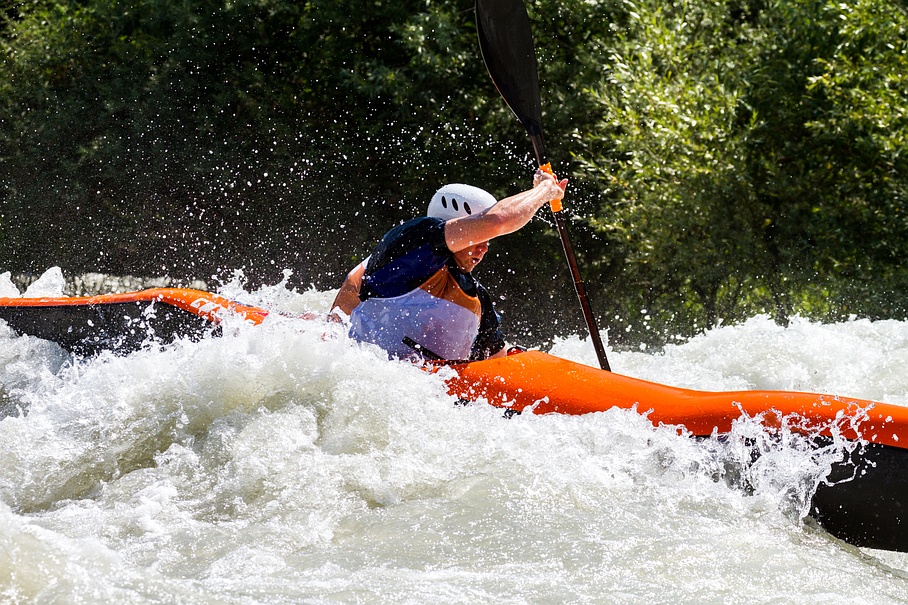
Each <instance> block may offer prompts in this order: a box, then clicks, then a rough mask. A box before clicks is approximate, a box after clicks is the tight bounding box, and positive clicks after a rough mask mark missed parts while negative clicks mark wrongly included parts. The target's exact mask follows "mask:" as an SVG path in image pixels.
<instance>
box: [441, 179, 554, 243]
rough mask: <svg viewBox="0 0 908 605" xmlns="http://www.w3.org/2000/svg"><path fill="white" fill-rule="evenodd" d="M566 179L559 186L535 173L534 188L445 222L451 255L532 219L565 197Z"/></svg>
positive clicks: (503, 233) (505, 232)
mask: <svg viewBox="0 0 908 605" xmlns="http://www.w3.org/2000/svg"><path fill="white" fill-rule="evenodd" d="M566 186H567V179H565V180H563V181H561V182H560V183H559V182H558V181H557V180H555V177H554V176H552V175H551V174H548V173H546V172H542V171H541V170H540V171H537V172H536V175H535V176H534V178H533V188H532V189H529V190H527V191H524V192H523V193H518V194H517V195H512V196H511V197H507V198H505V199H503V200H501V201H500V202H498V203H497V204H495V205H494V206H492V207H491V208H489V209H488V210H484V211H483V212H480V213H478V214H474V215H471V216H465V217H462V218H456V219H452V220H450V221H448V222H447V223H445V242H446V243H447V245H448V249H449V250H450V251H451V252H460V251H461V250H465V249H466V248H469V247H470V246H475V245H476V244H479V243H482V242H487V241H489V240H491V239H494V238H496V237H499V236H501V235H507V234H508V233H513V232H514V231H517V230H518V229H520V228H521V227H523V226H524V225H526V224H527V223H528V222H530V219H531V218H533V215H535V214H536V211H537V210H539V209H540V208H542V207H543V206H544V205H546V204H547V203H549V202H551V201H552V200H560V199H562V198H563V197H564V188H565V187H566Z"/></svg>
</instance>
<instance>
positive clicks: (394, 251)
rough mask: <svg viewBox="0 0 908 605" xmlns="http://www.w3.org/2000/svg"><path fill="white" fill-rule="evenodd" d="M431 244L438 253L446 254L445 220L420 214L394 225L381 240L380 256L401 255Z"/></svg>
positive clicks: (378, 249) (378, 250) (378, 248)
mask: <svg viewBox="0 0 908 605" xmlns="http://www.w3.org/2000/svg"><path fill="white" fill-rule="evenodd" d="M425 246H429V247H430V248H432V249H433V250H435V251H436V253H439V254H444V253H445V252H446V250H447V244H446V243H445V221H443V220H442V219H439V218H434V217H431V216H420V217H418V218H414V219H411V220H409V221H407V222H405V223H402V224H400V225H398V226H397V227H394V228H393V229H391V230H390V231H388V232H387V233H386V234H385V236H384V237H383V238H382V240H381V242H379V244H378V247H377V250H376V252H377V253H378V256H381V257H384V256H388V255H390V256H394V257H397V256H400V255H401V254H406V253H407V252H408V251H410V250H415V249H418V248H423V247H425Z"/></svg>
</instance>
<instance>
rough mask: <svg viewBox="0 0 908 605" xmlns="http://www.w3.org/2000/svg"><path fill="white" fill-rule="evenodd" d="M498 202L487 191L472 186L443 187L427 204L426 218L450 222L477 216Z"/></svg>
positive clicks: (454, 185) (457, 184) (456, 184)
mask: <svg viewBox="0 0 908 605" xmlns="http://www.w3.org/2000/svg"><path fill="white" fill-rule="evenodd" d="M497 201H498V200H496V199H495V196H494V195H492V194H491V193H489V192H488V191H483V190H482V189H480V188H479V187H473V186H472V185H461V184H459V183H455V184H453V185H445V186H444V187H442V188H441V189H439V190H438V191H436V192H435V195H433V196H432V201H431V202H429V209H428V210H427V211H426V215H427V216H432V217H435V218H440V219H444V220H446V221H447V220H450V219H452V218H460V217H462V216H469V215H471V214H477V213H479V212H482V211H483V210H486V209H487V208H491V207H492V206H494V205H495V203H496V202H497Z"/></svg>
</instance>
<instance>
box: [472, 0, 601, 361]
mask: <svg viewBox="0 0 908 605" xmlns="http://www.w3.org/2000/svg"><path fill="white" fill-rule="evenodd" d="M476 29H477V31H478V33H479V48H480V50H481V51H482V58H483V60H484V61H485V64H486V68H487V69H488V70H489V75H490V76H491V77H492V82H493V83H494V84H495V87H496V88H498V92H499V93H501V96H502V98H504V102H505V103H507V104H508V107H510V108H511V110H512V111H513V112H514V114H515V115H516V116H517V119H518V120H520V123H521V124H523V127H524V128H525V129H526V131H527V134H528V135H529V136H530V140H531V141H532V142H533V151H534V152H535V154H536V163H537V165H538V166H539V167H540V168H541V169H542V170H545V171H547V172H549V173H551V174H554V173H552V166H551V164H550V163H549V161H548V156H547V155H546V152H545V144H544V142H543V140H542V107H541V105H540V102H539V78H538V76H537V72H536V51H535V49H534V47H533V34H532V32H531V31H530V18H529V16H528V15H527V11H526V7H525V6H524V5H523V0H476ZM551 207H552V213H553V215H554V216H555V225H556V226H557V227H558V235H560V236H561V245H562V246H563V247H564V255H565V256H566V257H567V262H568V268H569V269H570V270H571V277H572V278H573V279H574V290H576V292H577V298H579V299H580V307H581V309H582V310H583V317H584V319H585V320H586V325H587V328H588V329H589V332H590V338H591V339H592V341H593V348H594V349H596V357H598V358H599V366H600V367H601V368H602V369H603V370H609V371H611V368H610V367H609V364H608V360H607V359H606V357H605V347H604V346H603V345H602V338H601V337H600V336H599V330H598V328H597V327H596V320H595V318H594V317H593V312H592V310H591V309H590V302H589V299H588V298H587V296H586V289H585V288H584V286H583V279H582V278H581V277H580V270H579V269H578V268H577V259H576V258H575V257H574V249H573V248H572V247H571V241H570V238H569V237H568V232H567V227H566V226H565V223H564V215H563V212H564V208H563V206H562V203H561V201H560V200H555V201H553V202H552V203H551Z"/></svg>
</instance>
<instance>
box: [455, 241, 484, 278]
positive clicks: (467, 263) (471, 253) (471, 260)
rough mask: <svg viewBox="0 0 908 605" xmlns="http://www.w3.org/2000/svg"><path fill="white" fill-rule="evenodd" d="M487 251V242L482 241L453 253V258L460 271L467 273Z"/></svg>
mask: <svg viewBox="0 0 908 605" xmlns="http://www.w3.org/2000/svg"><path fill="white" fill-rule="evenodd" d="M488 251H489V242H482V243H479V244H475V245H473V246H470V247H469V248H464V249H463V250H461V251H460V252H455V253H454V260H455V261H456V262H457V266H458V267H460V269H461V271H464V272H466V273H469V272H470V271H472V270H473V267H475V266H476V265H478V264H479V261H481V260H482V258H483V257H484V256H485V255H486V252H488Z"/></svg>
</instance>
